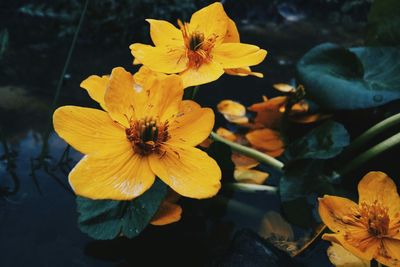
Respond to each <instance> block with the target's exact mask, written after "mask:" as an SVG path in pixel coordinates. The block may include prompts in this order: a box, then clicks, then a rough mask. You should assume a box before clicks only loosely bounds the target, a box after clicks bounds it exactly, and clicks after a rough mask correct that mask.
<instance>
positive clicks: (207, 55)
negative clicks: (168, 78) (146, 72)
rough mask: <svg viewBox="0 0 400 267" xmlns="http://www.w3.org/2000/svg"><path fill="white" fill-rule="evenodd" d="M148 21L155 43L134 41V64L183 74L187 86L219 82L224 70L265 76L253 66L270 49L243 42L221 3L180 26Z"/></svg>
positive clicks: (165, 22)
mask: <svg viewBox="0 0 400 267" xmlns="http://www.w3.org/2000/svg"><path fill="white" fill-rule="evenodd" d="M147 22H149V23H150V36H151V39H152V41H153V43H154V45H155V46H150V45H145V44H140V43H135V44H132V45H131V46H130V49H131V52H132V55H133V56H134V57H135V60H134V64H143V65H144V66H147V67H149V68H150V69H151V70H153V71H157V72H162V73H168V74H169V73H179V74H180V76H181V77H182V80H183V85H184V88H186V87H189V86H194V85H200V84H204V83H208V82H212V81H215V80H217V79H218V78H219V77H220V76H221V75H222V74H223V73H224V72H226V73H228V74H232V75H239V76H246V75H255V76H257V77H262V74H261V73H253V72H252V71H251V70H250V68H249V66H253V65H257V64H259V63H261V62H262V61H263V60H264V58H265V56H266V54H267V51H265V50H263V49H260V48H259V47H258V46H255V45H250V44H243V43H240V38H239V33H238V30H237V28H236V25H235V23H234V22H233V21H232V20H231V19H230V18H229V17H228V15H227V14H226V13H225V10H224V8H223V6H222V4H221V3H218V2H216V3H213V4H211V5H209V6H207V7H204V8H203V9H200V10H199V11H197V12H195V13H194V14H193V15H192V17H191V19H190V22H189V23H187V22H185V23H182V22H181V21H178V24H179V28H180V29H177V28H176V27H175V26H173V25H172V24H170V23H169V22H167V21H163V20H154V19H147Z"/></svg>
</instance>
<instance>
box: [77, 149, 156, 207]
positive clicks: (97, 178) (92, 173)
mask: <svg viewBox="0 0 400 267" xmlns="http://www.w3.org/2000/svg"><path fill="white" fill-rule="evenodd" d="M154 180H155V176H154V173H153V172H152V171H151V169H150V166H149V162H148V159H147V158H146V157H142V156H140V155H138V154H134V152H133V151H132V149H130V150H128V151H125V152H124V153H122V154H119V155H115V156H113V157H108V158H95V157H92V156H90V155H89V156H85V157H84V158H83V159H82V160H81V161H80V162H79V163H78V164H77V165H76V166H75V168H74V169H72V171H71V172H70V174H69V182H70V184H71V186H72V188H73V189H74V191H75V193H76V194H77V195H80V196H83V197H87V198H91V199H115V200H129V199H133V198H135V197H138V196H140V195H141V194H143V193H144V192H145V191H146V190H147V189H149V188H150V187H151V186H152V184H153V183H154Z"/></svg>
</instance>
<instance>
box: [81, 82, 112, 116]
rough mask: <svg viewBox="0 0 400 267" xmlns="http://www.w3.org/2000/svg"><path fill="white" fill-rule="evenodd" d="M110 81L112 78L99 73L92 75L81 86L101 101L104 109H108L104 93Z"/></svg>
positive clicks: (98, 101) (97, 100)
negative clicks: (101, 75)
mask: <svg viewBox="0 0 400 267" xmlns="http://www.w3.org/2000/svg"><path fill="white" fill-rule="evenodd" d="M109 81H110V78H109V77H108V76H103V77H100V76H97V75H92V76H89V77H88V78H86V79H85V80H84V81H83V82H81V87H82V88H83V89H85V90H86V91H87V92H88V94H89V96H90V97H91V98H92V99H93V100H94V101H96V102H97V103H99V104H100V106H101V107H102V108H103V109H104V110H107V107H106V105H105V103H104V95H105V92H106V89H107V85H108V83H109Z"/></svg>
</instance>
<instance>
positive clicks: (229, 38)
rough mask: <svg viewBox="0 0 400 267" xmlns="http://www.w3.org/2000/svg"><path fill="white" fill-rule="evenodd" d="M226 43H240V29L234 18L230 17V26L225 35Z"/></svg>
mask: <svg viewBox="0 0 400 267" xmlns="http://www.w3.org/2000/svg"><path fill="white" fill-rule="evenodd" d="M224 43H240V36H239V31H238V29H237V27H236V24H235V22H234V21H233V20H231V19H228V27H227V30H226V34H225V37H224Z"/></svg>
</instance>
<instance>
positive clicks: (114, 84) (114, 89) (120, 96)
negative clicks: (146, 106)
mask: <svg viewBox="0 0 400 267" xmlns="http://www.w3.org/2000/svg"><path fill="white" fill-rule="evenodd" d="M134 85H135V83H134V80H133V76H132V74H130V73H129V72H127V71H126V70H125V69H124V68H121V67H118V68H114V69H113V70H112V73H111V77H110V82H109V86H108V88H107V90H106V93H105V96H104V101H105V105H106V107H107V110H108V113H109V114H110V116H111V118H113V120H115V121H117V122H119V123H120V124H122V125H124V126H125V127H129V120H130V119H131V118H134V116H135V112H134V109H135V108H134V103H135V102H134V101H135V91H134Z"/></svg>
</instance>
